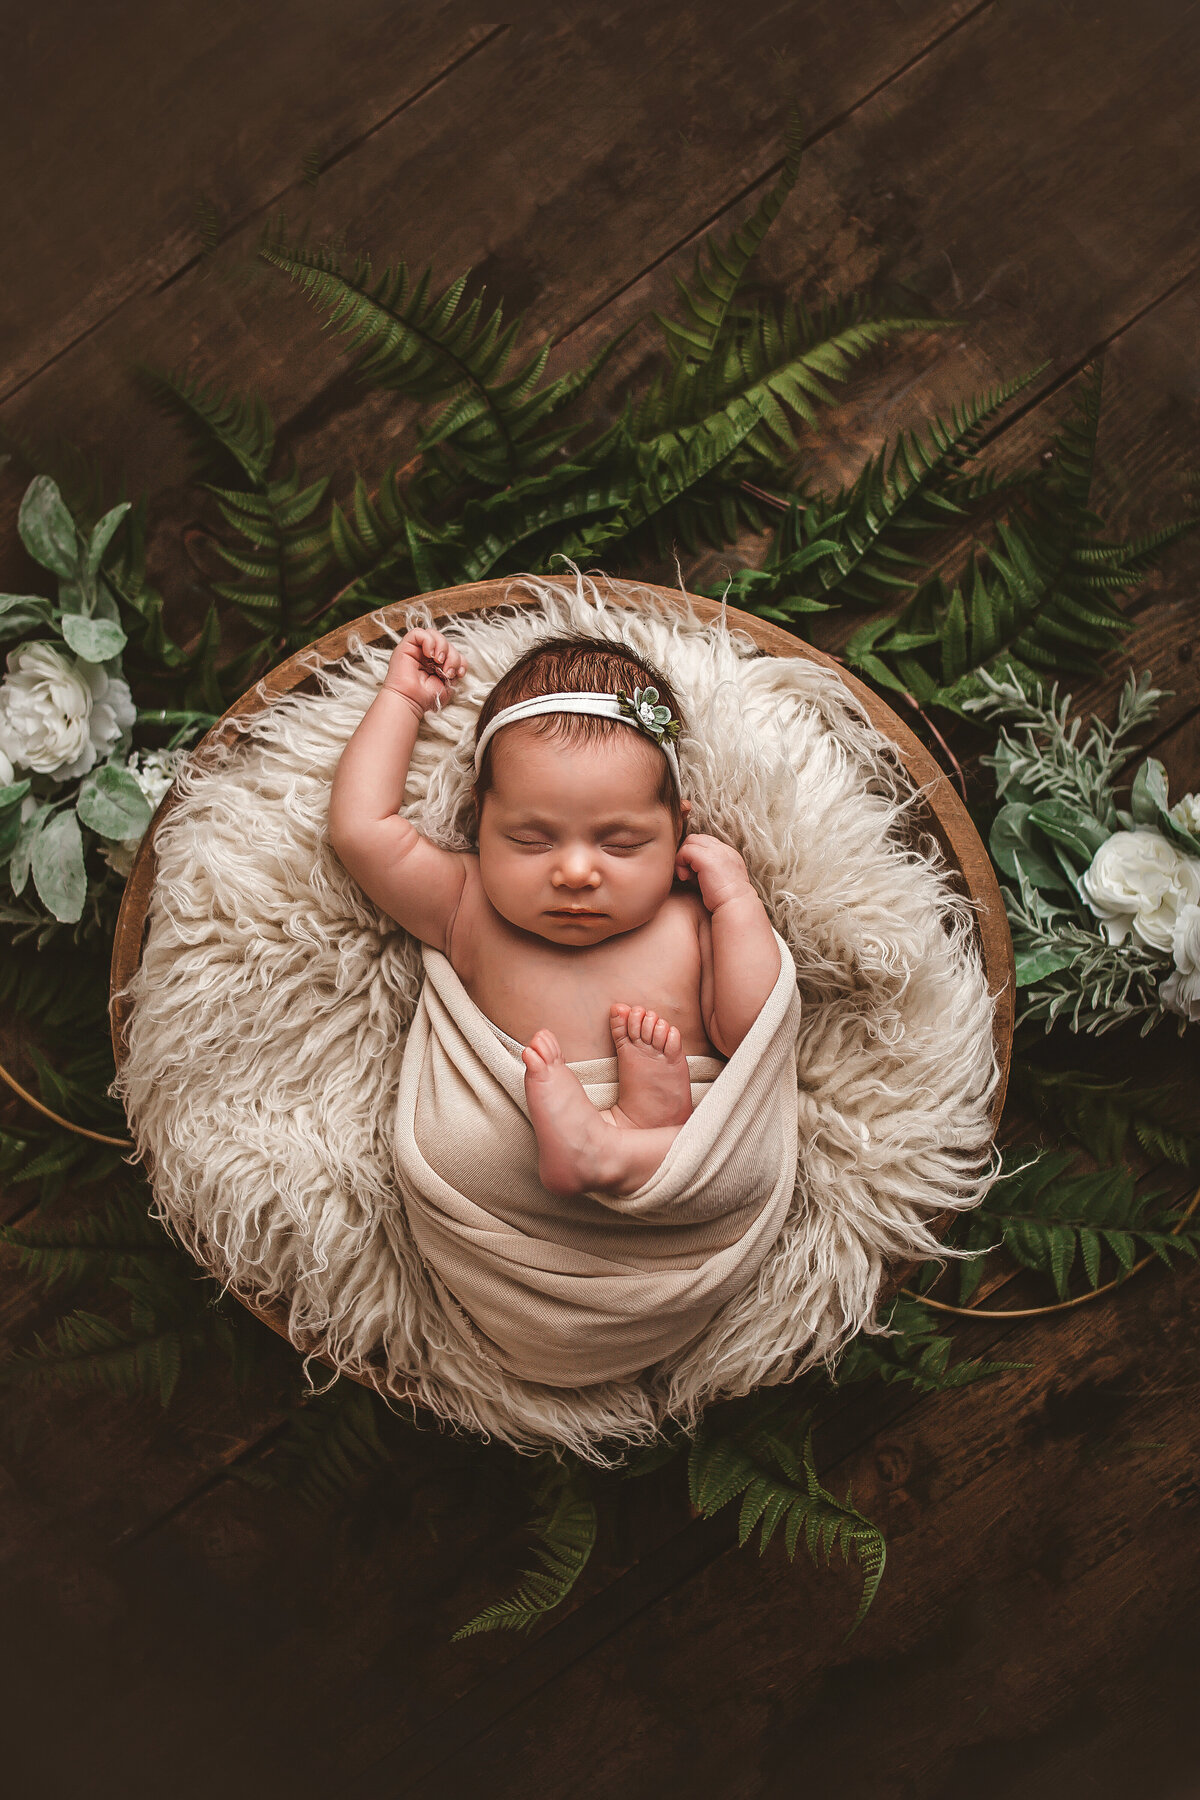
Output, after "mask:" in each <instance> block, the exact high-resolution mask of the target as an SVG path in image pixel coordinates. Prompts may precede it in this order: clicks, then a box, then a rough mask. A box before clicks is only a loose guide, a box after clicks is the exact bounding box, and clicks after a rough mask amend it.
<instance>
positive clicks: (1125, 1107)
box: [1009, 1056, 1200, 1168]
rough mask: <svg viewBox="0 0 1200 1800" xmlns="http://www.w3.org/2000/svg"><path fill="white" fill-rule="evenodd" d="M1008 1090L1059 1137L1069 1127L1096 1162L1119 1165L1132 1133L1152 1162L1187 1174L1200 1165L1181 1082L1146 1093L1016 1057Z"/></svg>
mask: <svg viewBox="0 0 1200 1800" xmlns="http://www.w3.org/2000/svg"><path fill="white" fill-rule="evenodd" d="M1009 1085H1010V1088H1011V1091H1012V1092H1013V1094H1014V1095H1015V1096H1016V1095H1019V1096H1020V1098H1021V1100H1022V1102H1023V1103H1024V1104H1025V1105H1027V1106H1029V1107H1030V1108H1031V1109H1032V1110H1033V1111H1034V1113H1035V1115H1036V1116H1038V1117H1040V1118H1041V1119H1043V1120H1045V1121H1046V1122H1047V1123H1051V1124H1053V1126H1054V1128H1055V1129H1056V1130H1057V1131H1061V1130H1062V1129H1063V1128H1064V1127H1065V1128H1066V1130H1068V1131H1069V1132H1070V1133H1071V1135H1072V1137H1074V1138H1075V1140H1076V1142H1077V1143H1078V1144H1079V1145H1080V1147H1081V1148H1082V1149H1084V1150H1086V1151H1088V1153H1089V1154H1090V1155H1092V1156H1094V1157H1095V1158H1096V1160H1097V1161H1098V1162H1101V1163H1119V1162H1121V1161H1122V1160H1123V1158H1124V1156H1125V1153H1126V1150H1127V1148H1128V1145H1129V1133H1130V1132H1131V1131H1132V1132H1133V1133H1134V1135H1135V1136H1136V1138H1137V1139H1138V1142H1139V1143H1140V1144H1141V1146H1142V1148H1143V1150H1144V1151H1145V1153H1146V1155H1147V1156H1148V1157H1149V1158H1150V1159H1151V1160H1152V1161H1156V1162H1165V1163H1170V1164H1172V1165H1175V1166H1178V1167H1183V1168H1186V1167H1188V1166H1189V1165H1190V1164H1192V1163H1194V1162H1197V1161H1200V1131H1197V1130H1196V1129H1195V1127H1194V1108H1191V1107H1189V1104H1188V1101H1189V1096H1188V1094H1187V1091H1186V1089H1185V1088H1184V1087H1183V1086H1182V1085H1181V1084H1180V1083H1178V1082H1160V1083H1157V1084H1156V1085H1154V1086H1150V1087H1142V1086H1138V1085H1136V1084H1134V1083H1132V1082H1130V1081H1127V1080H1125V1081H1113V1080H1110V1079H1108V1078H1107V1077H1105V1076H1102V1075H1094V1074H1091V1073H1090V1072H1088V1071H1087V1070H1084V1069H1053V1068H1049V1069H1048V1068H1043V1067H1042V1066H1041V1065H1040V1064H1038V1063H1035V1062H1033V1061H1032V1060H1031V1059H1030V1058H1029V1057H1027V1056H1016V1057H1014V1058H1013V1061H1012V1066H1011V1069H1010V1072H1009Z"/></svg>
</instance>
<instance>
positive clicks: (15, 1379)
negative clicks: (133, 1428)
mask: <svg viewBox="0 0 1200 1800" xmlns="http://www.w3.org/2000/svg"><path fill="white" fill-rule="evenodd" d="M34 1343H35V1347H34V1349H33V1350H31V1351H25V1352H19V1353H18V1354H17V1355H16V1356H15V1357H13V1358H12V1359H11V1360H10V1361H9V1362H8V1363H6V1364H5V1365H4V1366H3V1369H2V1371H0V1374H2V1377H3V1379H5V1380H7V1381H9V1382H12V1383H16V1384H19V1385H21V1386H24V1387H60V1388H64V1389H66V1391H67V1392H68V1393H75V1394H77V1393H83V1392H85V1391H86V1390H87V1389H89V1388H102V1389H104V1390H105V1391H106V1392H108V1393H110V1394H116V1395H117V1396H118V1397H119V1398H121V1399H125V1400H129V1399H136V1398H142V1397H145V1396H150V1397H153V1398H156V1399H157V1400H158V1401H159V1403H160V1404H161V1405H162V1406H163V1407H164V1408H165V1407H166V1406H167V1405H168V1404H169V1402H170V1399H171V1396H172V1394H173V1393H174V1392H175V1387H176V1384H177V1382H178V1380H179V1375H180V1370H181V1368H182V1365H183V1341H182V1337H181V1334H180V1332H179V1331H178V1330H175V1329H172V1328H170V1327H167V1328H165V1329H160V1330H152V1331H150V1332H148V1333H134V1332H132V1331H128V1330H125V1329H123V1328H122V1327H121V1326H119V1325H114V1324H113V1322H112V1321H111V1320H110V1319H104V1318H101V1317H100V1316H99V1314H97V1313H91V1312H84V1311H76V1312H71V1313H68V1314H66V1316H65V1317H64V1318H61V1319H59V1320H58V1322H57V1324H56V1326H55V1333H54V1341H53V1343H47V1342H45V1340H44V1339H42V1338H40V1337H38V1338H36V1339H35V1340H34Z"/></svg>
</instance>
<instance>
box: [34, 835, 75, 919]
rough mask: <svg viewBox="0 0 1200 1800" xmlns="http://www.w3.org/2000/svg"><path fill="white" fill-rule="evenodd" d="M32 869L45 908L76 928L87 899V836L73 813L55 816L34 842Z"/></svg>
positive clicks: (35, 885)
mask: <svg viewBox="0 0 1200 1800" xmlns="http://www.w3.org/2000/svg"><path fill="white" fill-rule="evenodd" d="M31 866H32V869H33V885H34V887H35V888H36V889H37V891H38V897H39V899H40V900H41V902H42V904H43V906H45V908H46V909H47V911H48V912H51V913H53V915H54V917H55V918H56V919H59V920H61V921H62V923H63V924H64V925H73V924H74V923H75V921H76V920H77V919H79V918H80V917H81V916H82V914H83V903H84V901H85V900H86V898H87V874H86V872H85V870H84V866H83V835H82V833H81V832H80V829H79V820H78V819H77V818H76V817H75V814H74V813H73V812H60V813H55V815H54V817H53V818H52V819H50V820H49V821H48V823H47V824H45V825H44V826H43V827H42V829H41V831H40V832H39V833H38V835H37V837H36V838H35V839H34V844H33V855H32V858H31Z"/></svg>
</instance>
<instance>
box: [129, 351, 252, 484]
mask: <svg viewBox="0 0 1200 1800" xmlns="http://www.w3.org/2000/svg"><path fill="white" fill-rule="evenodd" d="M141 373H142V378H143V380H144V381H145V382H146V384H147V386H148V387H149V389H150V392H151V394H152V395H153V397H154V398H155V399H156V400H157V401H158V403H159V405H160V406H161V407H162V408H163V409H164V411H166V412H169V413H170V414H171V415H172V416H173V417H174V418H176V419H178V420H179V422H180V423H181V424H182V425H183V427H184V429H185V431H186V432H187V434H188V437H189V439H190V440H191V444H192V451H193V458H194V466H193V474H194V478H195V479H196V480H197V481H202V482H205V483H206V484H212V485H216V486H219V487H240V486H242V485H243V484H245V483H248V484H249V485H250V487H251V488H253V489H255V490H258V489H261V487H262V486H263V484H264V483H265V482H266V479H267V471H268V469H269V468H270V466H271V459H272V457H273V456H274V454H275V426H274V422H273V421H272V418H271V415H270V413H269V412H268V410H267V407H266V404H265V402H263V401H262V400H260V399H258V398H257V397H256V396H254V395H241V394H228V393H223V392H222V391H221V390H220V389H219V388H216V387H205V386H203V385H202V384H201V383H200V382H198V381H195V380H193V379H192V377H191V376H189V375H188V374H187V373H186V371H184V370H183V369H171V370H160V369H151V368H143V369H142V371H141Z"/></svg>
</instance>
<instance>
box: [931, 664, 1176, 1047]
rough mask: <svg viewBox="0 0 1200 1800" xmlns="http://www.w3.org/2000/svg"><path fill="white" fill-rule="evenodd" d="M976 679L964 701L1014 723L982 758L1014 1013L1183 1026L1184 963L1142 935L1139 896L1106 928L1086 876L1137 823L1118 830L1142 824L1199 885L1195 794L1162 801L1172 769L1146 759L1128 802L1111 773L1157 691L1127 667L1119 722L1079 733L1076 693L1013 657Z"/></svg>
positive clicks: (1081, 1021)
mask: <svg viewBox="0 0 1200 1800" xmlns="http://www.w3.org/2000/svg"><path fill="white" fill-rule="evenodd" d="M980 682H981V684H982V691H981V692H980V693H978V694H976V695H974V696H972V697H970V698H968V699H967V700H966V701H965V702H964V705H965V707H966V710H967V711H968V712H969V713H974V714H978V715H980V716H982V717H985V718H989V719H992V720H996V719H1000V720H1005V721H1009V722H1011V723H1012V725H1013V727H1014V731H1013V732H1010V731H1009V729H1008V726H1007V724H1005V725H1002V727H1001V730H1000V733H999V736H998V739H997V743H996V748H995V750H994V752H993V753H992V754H990V755H985V756H984V757H982V758H981V761H982V763H983V766H984V767H985V768H991V769H993V770H994V771H995V775H996V789H997V796H998V798H999V799H1000V800H1001V801H1002V803H1003V804H1002V805H1001V807H1000V809H999V811H998V812H997V814H996V816H995V818H994V820H993V822H992V826H991V831H990V835H989V849H990V851H991V856H992V860H993V862H994V863H995V865H996V867H997V870H998V871H999V873H1000V876H1001V881H1002V888H1003V893H1004V900H1005V907H1006V909H1007V912H1008V917H1009V923H1010V926H1011V928H1012V933H1013V949H1014V952H1015V956H1016V974H1017V987H1018V989H1019V991H1020V1005H1019V1010H1018V1018H1019V1020H1020V1021H1021V1022H1023V1023H1032V1022H1034V1021H1039V1020H1040V1021H1042V1022H1043V1023H1044V1025H1045V1028H1046V1029H1047V1030H1048V1029H1049V1028H1050V1026H1051V1025H1052V1024H1053V1023H1054V1022H1055V1020H1056V1019H1059V1018H1061V1019H1064V1020H1065V1021H1067V1022H1068V1023H1069V1024H1070V1026H1071V1028H1072V1030H1075V1031H1087V1032H1097V1033H1099V1032H1104V1031H1109V1030H1111V1029H1112V1028H1113V1026H1115V1025H1119V1024H1128V1023H1131V1022H1133V1021H1135V1020H1139V1021H1140V1023H1141V1030H1142V1034H1143V1035H1145V1033H1146V1032H1147V1031H1150V1030H1151V1029H1153V1027H1154V1026H1155V1025H1157V1024H1159V1023H1161V1022H1162V1020H1163V1018H1164V1017H1165V1016H1166V1011H1165V1010H1164V1009H1170V1010H1174V1011H1176V1012H1177V1014H1178V1026H1179V1030H1180V1031H1182V1030H1183V1029H1184V1028H1185V1025H1186V1022H1187V1016H1188V1009H1187V1005H1186V1002H1185V1001H1184V1000H1182V999H1177V998H1176V996H1175V994H1174V992H1173V987H1172V983H1174V984H1176V985H1177V984H1178V983H1179V982H1180V981H1182V980H1184V979H1185V978H1188V977H1187V971H1186V968H1185V965H1184V963H1178V964H1177V963H1176V962H1175V961H1174V960H1173V956H1172V950H1171V948H1170V947H1168V948H1166V949H1162V948H1160V947H1159V945H1158V944H1157V943H1156V942H1155V941H1153V940H1150V941H1147V939H1146V938H1145V936H1144V935H1142V933H1141V931H1140V929H1139V926H1140V919H1139V914H1138V912H1137V910H1136V897H1135V898H1133V899H1131V904H1130V911H1129V915H1128V918H1127V919H1124V920H1119V919H1118V924H1117V925H1116V926H1114V927H1113V928H1112V929H1109V928H1108V926H1107V924H1106V921H1107V920H1108V919H1110V918H1113V917H1117V915H1114V914H1111V913H1109V912H1108V911H1104V910H1101V907H1100V904H1099V902H1098V901H1097V899H1096V893H1095V889H1094V887H1092V886H1090V885H1089V884H1090V882H1091V878H1092V873H1093V866H1094V865H1095V864H1096V863H1097V859H1098V858H1099V857H1100V855H1101V853H1103V852H1105V850H1106V847H1107V846H1108V845H1109V844H1110V842H1111V841H1112V840H1114V839H1115V838H1116V837H1117V834H1118V833H1126V834H1134V835H1133V836H1126V837H1125V838H1124V839H1123V840H1122V841H1123V842H1124V843H1126V844H1129V843H1134V844H1136V843H1137V842H1138V841H1139V840H1138V839H1137V838H1136V833H1137V832H1138V831H1139V830H1140V831H1142V832H1143V833H1146V834H1148V835H1149V836H1150V837H1151V838H1152V839H1153V841H1154V843H1155V844H1157V845H1158V846H1159V852H1160V856H1161V855H1165V856H1166V857H1167V858H1168V860H1173V861H1174V862H1175V863H1176V865H1177V869H1178V872H1179V881H1180V883H1186V882H1187V881H1188V880H1191V882H1192V886H1193V888H1194V891H1195V892H1196V893H1197V894H1198V895H1200V838H1197V837H1196V835H1195V834H1194V833H1193V832H1192V830H1191V829H1190V826H1189V824H1188V823H1187V822H1186V821H1187V819H1188V818H1190V817H1191V813H1190V812H1189V811H1188V810H1187V809H1189V808H1190V807H1192V806H1193V805H1194V804H1195V796H1192V795H1189V796H1186V797H1185V800H1184V801H1182V802H1180V805H1179V807H1178V808H1177V809H1176V810H1175V811H1174V812H1173V811H1172V810H1170V809H1169V807H1168V798H1169V796H1168V792H1167V778H1166V771H1165V770H1164V768H1163V766H1162V764H1161V763H1159V762H1157V761H1156V760H1155V759H1154V758H1152V757H1151V758H1147V759H1146V760H1145V761H1144V762H1143V763H1142V765H1141V766H1140V768H1139V769H1138V770H1137V772H1136V773H1135V775H1134V778H1133V781H1132V784H1131V787H1130V793H1129V809H1128V810H1126V809H1125V808H1123V807H1121V806H1119V805H1118V804H1117V788H1116V781H1117V777H1118V775H1119V774H1120V772H1121V771H1122V770H1123V769H1124V767H1125V766H1126V764H1127V763H1128V762H1129V761H1130V760H1131V759H1132V757H1133V755H1134V754H1135V751H1134V749H1133V747H1132V746H1131V745H1130V743H1129V742H1128V739H1129V737H1130V736H1131V734H1132V733H1133V732H1135V731H1136V730H1138V729H1139V728H1140V727H1141V726H1143V725H1144V724H1145V723H1146V722H1147V721H1148V720H1149V719H1151V718H1153V716H1154V714H1155V712H1156V711H1157V708H1158V704H1159V701H1160V700H1161V699H1162V698H1163V696H1162V694H1161V692H1160V691H1159V690H1158V689H1157V688H1153V687H1151V686H1150V683H1149V677H1148V676H1143V677H1142V678H1141V679H1136V678H1135V677H1134V676H1133V675H1132V674H1131V675H1130V676H1129V678H1128V680H1127V682H1126V684H1125V687H1124V689H1123V691H1122V694H1121V698H1120V701H1119V704H1118V708H1117V719H1116V723H1115V724H1114V725H1112V726H1107V725H1105V724H1103V723H1102V722H1101V721H1100V720H1098V719H1095V718H1093V720H1092V722H1091V729H1090V731H1089V732H1088V735H1087V737H1086V738H1084V739H1083V740H1082V741H1081V737H1080V733H1081V721H1080V720H1079V719H1075V720H1072V721H1070V722H1068V721H1069V719H1070V709H1071V698H1070V695H1067V696H1065V697H1064V698H1063V699H1062V700H1060V699H1059V697H1058V685H1057V683H1055V684H1054V685H1053V687H1052V688H1051V689H1050V691H1049V693H1046V692H1045V691H1044V690H1043V688H1042V685H1041V683H1040V682H1039V681H1038V680H1037V679H1036V678H1029V677H1028V676H1022V675H1021V674H1020V673H1019V672H1018V671H1017V670H1016V669H1015V668H1013V667H1012V666H1011V665H1010V666H1008V667H1006V668H1005V669H1004V670H1003V671H1002V673H1001V675H1000V676H999V678H997V677H996V676H994V675H992V674H989V673H988V672H987V671H986V670H981V671H980ZM1014 733H1015V735H1014ZM1180 891H1181V893H1182V892H1183V887H1182V886H1181V888H1180ZM1131 930H1132V936H1131V938H1130V941H1128V942H1126V941H1124V940H1125V937H1126V935H1127V934H1128V933H1129V932H1130V931H1131ZM1167 936H1168V946H1169V944H1170V938H1171V934H1170V932H1169V931H1168V934H1167ZM1176 971H1178V972H1176ZM1188 979H1189V981H1190V978H1188Z"/></svg>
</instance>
